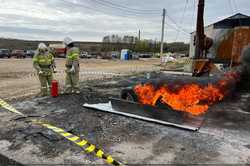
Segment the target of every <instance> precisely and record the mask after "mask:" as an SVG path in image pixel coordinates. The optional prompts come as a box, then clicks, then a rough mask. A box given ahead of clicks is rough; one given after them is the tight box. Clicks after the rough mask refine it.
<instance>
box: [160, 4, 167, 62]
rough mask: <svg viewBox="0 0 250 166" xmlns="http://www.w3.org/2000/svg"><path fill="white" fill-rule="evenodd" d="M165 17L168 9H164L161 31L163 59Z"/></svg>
mask: <svg viewBox="0 0 250 166" xmlns="http://www.w3.org/2000/svg"><path fill="white" fill-rule="evenodd" d="M165 17H166V9H165V8H164V9H163V14H162V30H161V54H160V56H161V57H163V46H164V30H165Z"/></svg>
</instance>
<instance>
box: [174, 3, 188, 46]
mask: <svg viewBox="0 0 250 166" xmlns="http://www.w3.org/2000/svg"><path fill="white" fill-rule="evenodd" d="M188 2H189V1H188V0H186V3H185V6H184V10H183V13H182V15H181V20H180V25H181V26H182V25H183V22H184V16H185V14H186V10H187V6H188ZM179 35H180V31H178V32H177V33H176V37H175V42H176V41H177V40H178V38H179Z"/></svg>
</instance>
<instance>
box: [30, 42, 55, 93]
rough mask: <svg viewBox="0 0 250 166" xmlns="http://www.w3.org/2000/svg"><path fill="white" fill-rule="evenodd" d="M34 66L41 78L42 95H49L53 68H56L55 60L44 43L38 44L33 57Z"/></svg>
mask: <svg viewBox="0 0 250 166" xmlns="http://www.w3.org/2000/svg"><path fill="white" fill-rule="evenodd" d="M33 66H34V68H35V69H36V71H37V74H38V77H39V80H40V84H41V96H47V95H49V92H50V89H51V82H52V79H53V70H54V68H55V60H54V57H53V55H52V54H51V53H49V51H48V48H47V46H46V45H45V44H44V43H40V44H39V45H38V49H37V52H36V54H35V56H34V57H33Z"/></svg>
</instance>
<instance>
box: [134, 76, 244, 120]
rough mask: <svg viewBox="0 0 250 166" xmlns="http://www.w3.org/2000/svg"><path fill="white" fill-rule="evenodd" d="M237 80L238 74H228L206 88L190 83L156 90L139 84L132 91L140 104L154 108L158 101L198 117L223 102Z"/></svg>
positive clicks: (151, 86) (163, 86)
mask: <svg viewBox="0 0 250 166" xmlns="http://www.w3.org/2000/svg"><path fill="white" fill-rule="evenodd" d="M238 78H239V74H238V73H236V72H230V73H227V74H225V75H224V77H223V79H221V80H219V81H218V82H217V83H215V84H208V85H207V86H201V85H198V84H194V83H192V84H186V85H183V86H181V87H180V88H178V89H177V90H172V88H171V87H170V86H168V85H167V84H165V85H162V86H160V87H157V88H156V87H154V86H153V85H152V84H144V85H143V84H139V85H136V86H135V88H134V91H135V93H136V95H137V96H138V100H139V102H140V103H142V104H146V105H152V106H155V105H156V103H157V102H158V101H160V102H161V103H163V104H167V105H168V106H170V107H172V108H173V109H174V110H177V111H184V112H189V113H191V114H193V115H200V114H203V113H205V112H206V111H207V110H208V108H209V105H212V104H214V103H216V102H218V101H221V100H223V99H224V97H225V96H226V95H227V94H228V93H229V91H228V90H229V89H230V87H231V86H233V85H234V84H235V83H236V82H237V81H238Z"/></svg>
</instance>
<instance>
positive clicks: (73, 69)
mask: <svg viewBox="0 0 250 166" xmlns="http://www.w3.org/2000/svg"><path fill="white" fill-rule="evenodd" d="M69 72H70V73H75V72H76V70H75V67H74V66H73V65H72V67H71V69H70V70H69Z"/></svg>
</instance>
